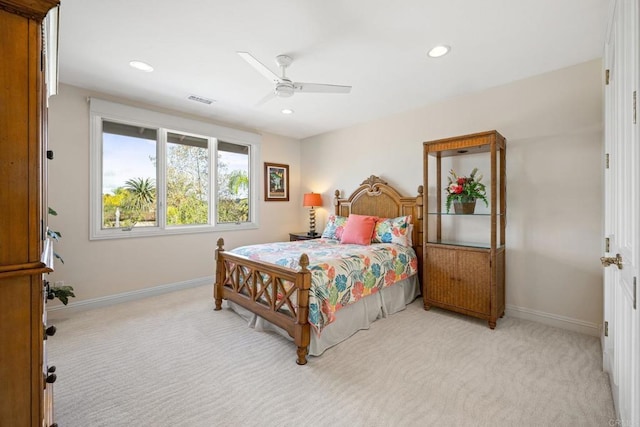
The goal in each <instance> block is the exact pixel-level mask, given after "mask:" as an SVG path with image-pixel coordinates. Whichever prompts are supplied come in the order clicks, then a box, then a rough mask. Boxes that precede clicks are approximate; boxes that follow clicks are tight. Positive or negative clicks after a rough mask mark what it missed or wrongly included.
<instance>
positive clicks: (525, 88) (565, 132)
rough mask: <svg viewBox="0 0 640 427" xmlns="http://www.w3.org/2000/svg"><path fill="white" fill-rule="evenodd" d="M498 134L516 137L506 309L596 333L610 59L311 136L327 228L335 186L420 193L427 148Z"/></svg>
mask: <svg viewBox="0 0 640 427" xmlns="http://www.w3.org/2000/svg"><path fill="white" fill-rule="evenodd" d="M492 129H496V130H498V131H499V132H500V133H502V135H504V136H505V137H506V138H507V140H508V143H507V146H508V149H507V206H508V215H507V236H506V237H507V266H506V269H507V313H508V314H514V315H519V316H520V317H527V315H528V314H533V315H534V317H536V318H537V319H538V320H540V319H541V318H546V319H547V320H549V321H550V323H553V322H554V321H556V320H557V321H560V322H561V323H564V326H567V325H568V324H573V325H574V326H576V329H577V330H582V331H585V332H591V333H595V334H597V328H598V326H599V325H600V324H601V322H602V270H601V267H600V265H599V259H598V258H599V257H600V256H601V245H602V230H601V228H602V206H601V204H602V181H601V180H602V178H601V177H602V140H603V133H602V132H603V111H602V86H601V62H600V60H595V61H591V62H587V63H584V64H580V65H577V66H574V67H570V68H566V69H562V70H559V71H555V72H552V73H548V74H544V75H540V76H536V77H533V78H530V79H526V80H521V81H517V82H514V83H511V84H507V85H504V86H500V87H496V88H493V89H490V90H486V91H482V92H478V93H474V94H471V95H468V96H463V97H459V98H455V99H451V100H447V101H444V102H441V103H438V104H436V105H430V106H427V107H424V108H421V109H417V110H413V111H409V112H406V113H403V114H398V115H394V116H392V117H387V118H383V119H380V120H376V121H373V122H370V123H365V124H362V125H358V126H353V127H350V128H348V129H343V130H338V131H335V132H331V133H327V134H323V135H320V136H316V137H312V138H308V139H305V140H303V141H302V157H301V165H302V170H304V175H303V176H302V186H303V189H304V190H306V189H311V190H314V191H322V192H324V196H325V197H324V203H325V207H324V212H323V213H321V214H319V223H320V226H319V228H321V227H322V225H323V224H324V223H325V221H326V212H327V211H328V210H330V208H331V195H332V193H333V190H334V189H336V188H338V189H340V190H342V191H343V192H344V193H346V194H348V193H350V192H351V191H352V190H353V189H355V188H356V187H357V186H358V184H359V183H360V182H361V181H362V180H363V179H364V178H365V177H367V176H369V175H370V174H376V175H379V176H381V177H383V178H384V179H386V180H387V181H389V183H390V184H393V185H396V186H397V187H399V189H401V191H402V192H404V193H407V194H414V193H415V191H416V188H417V186H418V185H419V184H420V183H421V182H422V142H423V141H428V140H432V139H438V138H445V137H450V136H456V135H463V134H467V133H473V132H481V131H485V130H492ZM465 171H466V168H465V170H464V171H462V172H465ZM467 173H468V171H467ZM485 175H486V173H485ZM430 192H431V194H433V192H434V189H430Z"/></svg>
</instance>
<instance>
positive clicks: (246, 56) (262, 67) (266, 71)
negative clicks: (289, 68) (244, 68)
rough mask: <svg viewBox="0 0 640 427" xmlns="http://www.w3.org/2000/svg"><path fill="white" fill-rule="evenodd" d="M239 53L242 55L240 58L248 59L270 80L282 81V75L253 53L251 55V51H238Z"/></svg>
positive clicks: (250, 63)
mask: <svg viewBox="0 0 640 427" xmlns="http://www.w3.org/2000/svg"><path fill="white" fill-rule="evenodd" d="M237 54H238V55H240V58H242V59H244V60H245V61H247V62H248V63H249V65H251V66H252V67H253V68H255V69H256V70H257V71H258V72H259V73H260V74H262V75H263V76H265V77H266V78H267V79H269V81H271V82H274V83H278V82H279V81H280V77H279V76H278V75H277V74H276V73H274V72H273V71H271V70H270V69H268V68H267V67H266V66H265V65H264V64H263V63H262V62H260V61H258V60H257V59H256V58H254V57H253V55H251V54H250V53H249V52H237Z"/></svg>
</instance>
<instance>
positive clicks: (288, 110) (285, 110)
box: [282, 108, 293, 114]
mask: <svg viewBox="0 0 640 427" xmlns="http://www.w3.org/2000/svg"><path fill="white" fill-rule="evenodd" d="M282 114H293V110H292V109H291V108H283V109H282Z"/></svg>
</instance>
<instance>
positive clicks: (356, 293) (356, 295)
mask: <svg viewBox="0 0 640 427" xmlns="http://www.w3.org/2000/svg"><path fill="white" fill-rule="evenodd" d="M363 292H364V283H362V282H356V283H354V285H353V288H351V294H352V295H353V299H355V300H356V301H357V300H359V299H360V298H362V293H363Z"/></svg>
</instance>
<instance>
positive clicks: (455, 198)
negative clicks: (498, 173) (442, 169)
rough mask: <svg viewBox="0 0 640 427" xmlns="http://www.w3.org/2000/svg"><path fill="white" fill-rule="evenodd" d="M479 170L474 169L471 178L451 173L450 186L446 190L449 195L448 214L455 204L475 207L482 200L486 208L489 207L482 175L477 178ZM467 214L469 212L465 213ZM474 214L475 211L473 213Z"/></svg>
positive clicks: (452, 171) (449, 177)
mask: <svg viewBox="0 0 640 427" xmlns="http://www.w3.org/2000/svg"><path fill="white" fill-rule="evenodd" d="M477 173H478V168H473V170H472V171H471V173H470V174H469V176H468V177H467V176H459V175H457V174H456V172H455V171H454V170H453V169H451V170H450V171H449V176H448V177H447V179H448V185H447V188H446V189H445V192H446V193H447V205H446V207H447V213H449V211H450V210H451V205H452V204H454V208H455V205H456V204H467V203H468V204H473V205H474V206H475V202H476V200H478V199H479V200H482V201H483V202H484V204H485V205H486V206H489V202H487V191H486V190H487V189H486V187H485V185H484V184H483V183H482V182H480V181H482V175H479V176H476V174H477ZM465 213H467V212H465ZM469 213H473V210H471V212H469Z"/></svg>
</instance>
